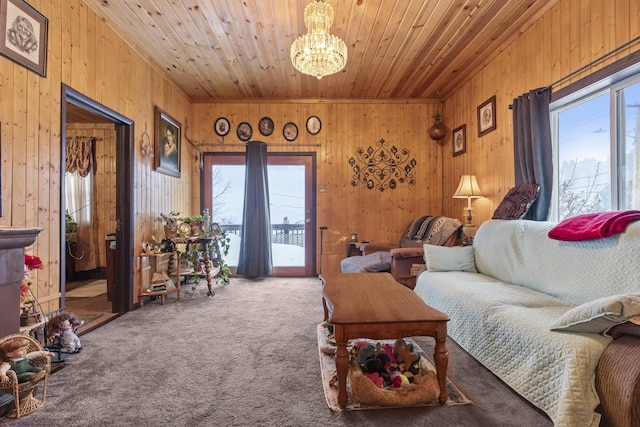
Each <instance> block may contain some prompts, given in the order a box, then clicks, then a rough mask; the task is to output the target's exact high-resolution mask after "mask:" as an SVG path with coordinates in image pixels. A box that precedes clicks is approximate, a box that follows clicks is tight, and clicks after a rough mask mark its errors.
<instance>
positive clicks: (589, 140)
mask: <svg viewBox="0 0 640 427" xmlns="http://www.w3.org/2000/svg"><path fill="white" fill-rule="evenodd" d="M637 68H638V66H637V65H636V66H634V67H632V68H628V69H626V70H624V71H621V72H618V73H617V74H613V75H610V76H608V77H607V78H606V79H604V80H602V81H600V82H597V83H595V84H592V85H590V86H589V87H586V88H582V89H581V90H579V91H576V92H574V93H572V94H571V95H570V96H566V97H564V98H561V99H559V100H557V101H554V102H553V103H552V104H551V107H550V110H551V126H552V138H553V150H554V182H555V188H554V197H553V199H552V203H551V218H550V219H551V220H555V221H560V220H563V219H565V218H568V217H570V216H575V215H579V214H583V213H588V212H601V211H611V210H625V209H640V177H639V171H640V166H639V165H640V150H639V147H638V145H639V143H640V74H638V70H637ZM634 73H635V75H633V74H634ZM630 75H631V76H630Z"/></svg>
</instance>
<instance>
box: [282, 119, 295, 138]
mask: <svg viewBox="0 0 640 427" xmlns="http://www.w3.org/2000/svg"><path fill="white" fill-rule="evenodd" d="M282 135H283V136H284V139H286V140H287V141H295V139H296V138H297V137H298V126H296V124H295V123H293V122H288V123H287V124H285V125H284V127H283V128H282Z"/></svg>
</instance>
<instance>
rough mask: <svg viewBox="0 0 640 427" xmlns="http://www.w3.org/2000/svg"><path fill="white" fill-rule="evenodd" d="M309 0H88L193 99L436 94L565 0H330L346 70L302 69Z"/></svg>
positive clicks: (457, 82)
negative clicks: (293, 50)
mask: <svg viewBox="0 0 640 427" xmlns="http://www.w3.org/2000/svg"><path fill="white" fill-rule="evenodd" d="M310 1H311V0H84V2H85V3H86V4H87V5H88V6H89V7H90V8H91V9H92V10H93V11H94V12H96V13H97V14H98V16H100V17H102V18H105V19H106V21H107V22H108V23H111V24H112V25H113V27H114V29H115V30H116V31H117V32H118V33H119V34H121V35H122V36H123V37H124V38H125V39H126V40H128V41H129V42H130V43H132V44H133V45H134V46H136V48H137V49H138V51H139V52H140V53H142V54H143V55H146V56H148V57H149V58H150V59H151V61H153V62H155V63H156V64H157V66H158V67H160V68H162V69H164V70H165V71H166V73H167V75H168V76H169V78H170V79H172V80H173V81H174V82H175V83H176V84H177V85H178V86H179V87H180V88H182V90H184V92H185V93H186V94H187V95H188V96H189V97H191V99H192V100H193V101H198V100H247V99H273V100H280V99H318V98H326V99H405V98H415V99H437V98H438V97H441V98H446V96H447V94H448V93H450V92H451V91H452V90H454V89H455V88H456V87H457V86H458V85H460V84H461V83H462V82H464V81H465V79H467V78H468V77H469V73H470V72H471V70H473V69H475V68H476V67H478V66H481V65H482V63H483V62H485V61H487V59H488V58H491V56H492V55H493V54H495V53H496V52H497V51H499V49H500V47H501V46H503V44H504V43H506V42H508V41H510V40H512V39H513V38H515V37H517V36H518V35H519V34H520V33H521V32H522V31H524V30H525V29H526V28H527V26H528V25H530V24H531V23H532V22H534V21H535V20H536V19H537V18H539V17H540V16H541V15H542V14H544V13H545V12H546V11H548V10H549V9H550V8H551V7H553V6H554V5H555V4H556V3H557V2H558V1H559V0H449V1H447V0H377V1H374V0H349V1H345V0H327V2H328V3H329V4H330V5H331V6H332V7H333V9H334V11H335V20H334V23H333V25H332V27H331V29H330V33H331V34H334V35H336V36H338V37H340V38H342V39H343V40H344V41H345V43H346V44H347V46H348V49H349V59H348V61H347V65H346V67H345V68H344V69H343V70H342V71H340V72H339V73H337V74H335V75H331V76H327V77H324V78H323V79H321V80H318V79H316V78H315V77H312V76H307V75H303V74H301V73H300V72H298V71H297V70H296V69H295V68H294V67H293V65H292V64H291V60H290V56H289V55H290V46H291V43H292V42H293V41H294V40H295V39H296V38H297V37H299V36H300V35H302V34H305V33H306V32H307V29H306V27H305V25H304V20H303V16H304V8H305V6H306V5H307V4H308V3H309V2H310Z"/></svg>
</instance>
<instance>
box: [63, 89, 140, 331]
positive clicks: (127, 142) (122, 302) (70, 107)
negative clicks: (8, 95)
mask: <svg viewBox="0 0 640 427" xmlns="http://www.w3.org/2000/svg"><path fill="white" fill-rule="evenodd" d="M61 117H62V126H61V139H62V144H61V147H62V152H61V160H62V161H61V185H60V188H61V197H60V200H61V202H60V203H61V209H60V212H61V221H60V223H61V229H60V233H61V236H65V238H61V239H60V240H61V247H60V253H61V257H60V260H61V262H60V268H61V270H60V292H61V300H60V307H61V308H64V309H65V310H66V311H69V312H75V311H74V309H75V310H76V311H81V312H82V311H86V310H88V311H91V312H94V313H96V312H97V313H96V314H100V313H103V314H104V316H102V315H101V316H99V317H98V320H96V321H95V322H93V323H91V324H87V325H86V329H93V328H95V327H97V326H99V325H100V323H102V321H101V319H104V320H109V319H110V318H113V317H114V315H118V314H120V313H124V312H127V311H130V310H132V309H133V271H134V270H133V268H134V266H133V256H132V255H131V254H132V253H133V224H134V222H133V221H134V217H133V211H132V206H133V188H134V183H133V180H134V176H133V160H134V140H133V135H134V131H133V126H134V124H133V121H132V120H130V119H128V118H126V117H124V116H122V115H120V114H119V113H116V112H115V111H113V110H110V109H109V108H107V107H105V106H104V105H101V104H99V103H97V102H95V101H94V100H92V99H90V98H88V97H86V96H84V95H82V94H81V93H79V92H77V91H75V90H73V89H71V88H70V87H68V86H64V85H63V90H62V114H61ZM71 123H74V124H78V123H84V124H94V125H96V127H101V126H105V125H107V127H109V126H108V125H111V129H113V130H112V133H113V138H111V144H115V154H114V159H115V171H116V172H117V173H115V194H117V197H115V202H114V204H115V209H114V211H115V212H114V214H113V215H114V216H115V220H114V221H112V222H113V223H114V228H115V230H113V232H112V233H110V234H113V242H112V243H109V242H107V239H106V236H103V237H105V240H104V241H102V242H104V245H105V246H104V248H106V250H107V251H108V250H109V248H112V249H113V253H111V254H109V255H111V256H112V260H111V261H112V265H111V266H110V267H111V271H113V277H112V278H111V283H110V286H111V288H110V292H109V294H110V301H106V300H107V296H106V294H103V295H104V296H103V298H104V299H105V301H104V302H101V301H99V298H98V299H97V298H68V300H67V296H66V291H67V290H68V289H67V274H68V272H67V267H68V265H67V264H68V259H69V258H68V256H67V254H68V253H69V244H68V242H67V234H66V221H65V219H66V215H65V214H67V213H68V212H67V204H66V202H65V196H66V194H67V185H68V183H67V179H66V172H67V167H66V157H67V155H66V151H67V125H68V124H71ZM99 191H100V189H99V188H96V193H99ZM98 237H101V236H98ZM97 241H98V244H99V243H100V239H99V238H98V239H97ZM74 255H75V256H78V255H79V254H78V253H76V254H74ZM71 260H72V261H73V258H71ZM108 271H109V268H108V267H107V272H108ZM85 309H86V310H85ZM99 310H102V311H101V312H100V311H99ZM76 314H78V313H76Z"/></svg>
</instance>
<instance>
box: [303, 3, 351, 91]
mask: <svg viewBox="0 0 640 427" xmlns="http://www.w3.org/2000/svg"><path fill="white" fill-rule="evenodd" d="M304 23H305V25H306V26H307V30H308V31H309V32H308V33H307V34H305V35H303V36H300V37H298V38H297V39H296V40H295V41H294V42H293V44H292V45H291V62H292V63H293V66H294V67H295V68H296V70H298V71H300V72H301V73H304V74H309V75H311V76H315V77H317V78H318V79H321V78H323V77H324V76H327V75H329V74H334V73H337V72H338V71H340V70H342V69H343V68H344V66H345V64H346V63H347V45H346V44H345V43H344V41H342V39H340V38H339V37H336V36H334V35H331V34H329V27H331V24H332V23H333V8H332V7H331V5H330V4H328V3H326V2H325V0H313V1H312V2H311V3H309V4H308V5H307V7H305V8H304Z"/></svg>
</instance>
